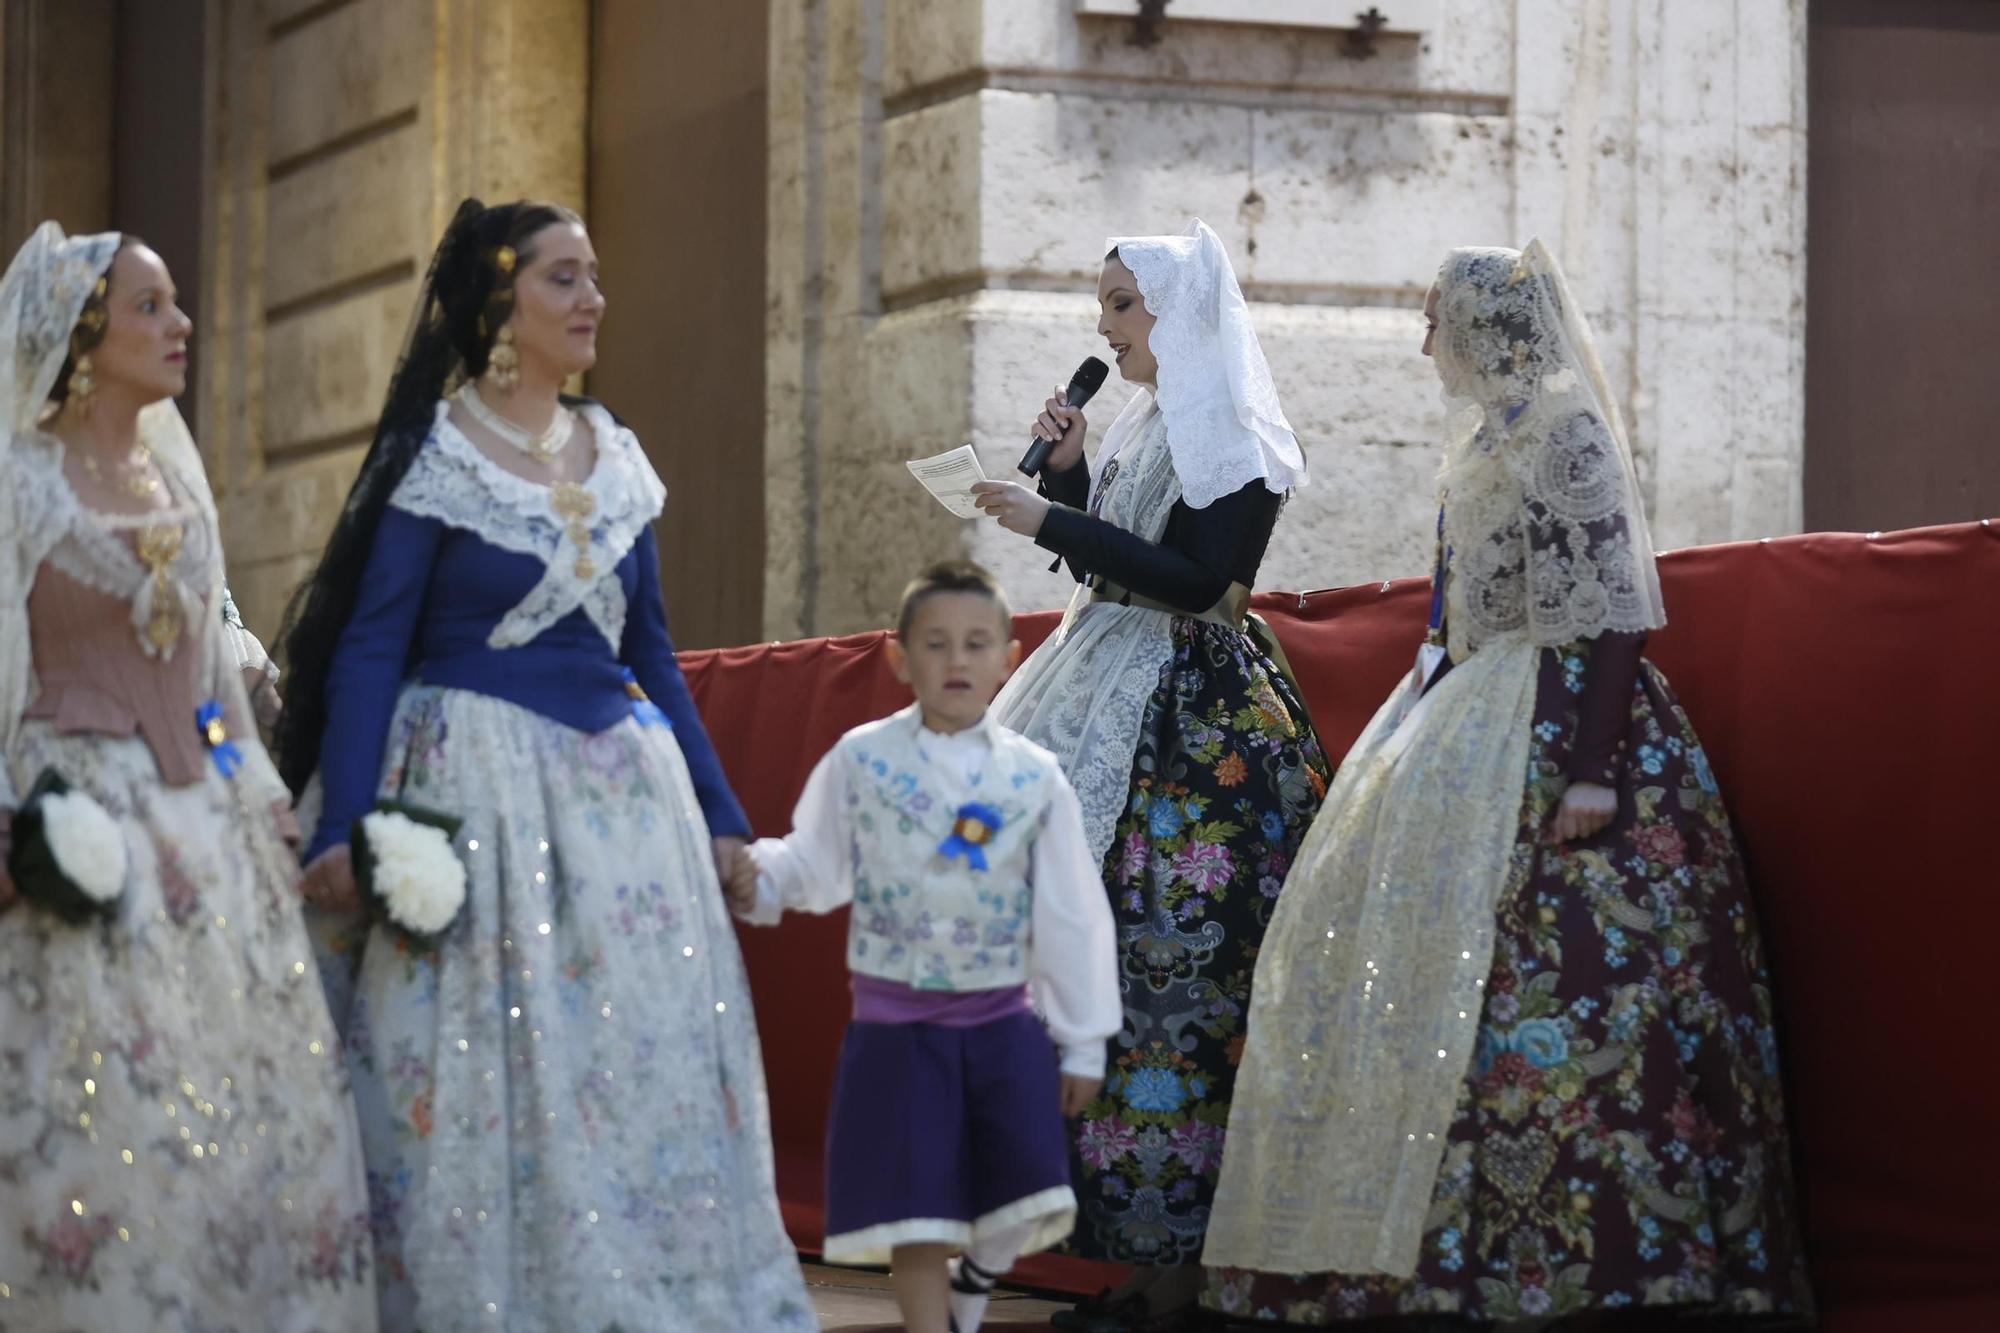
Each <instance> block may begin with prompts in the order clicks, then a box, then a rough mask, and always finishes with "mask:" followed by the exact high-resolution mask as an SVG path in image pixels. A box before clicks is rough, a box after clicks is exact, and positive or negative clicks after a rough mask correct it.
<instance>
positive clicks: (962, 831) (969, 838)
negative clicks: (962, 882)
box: [938, 801, 1004, 870]
mask: <svg viewBox="0 0 2000 1333" xmlns="http://www.w3.org/2000/svg"><path fill="white" fill-rule="evenodd" d="M1003 819H1004V816H1002V815H1001V813H1000V812H999V811H998V810H995V809H994V808H993V807H992V806H990V805H986V804H984V803H982V802H979V801H967V802H966V803H965V804H964V805H961V806H960V807H958V820H957V822H956V823H954V824H953V825H952V826H951V836H950V837H949V838H946V839H945V840H944V841H943V842H941V843H939V844H938V854H939V855H940V856H942V857H944V859H945V860H947V861H949V860H951V859H952V858H953V857H954V856H963V857H964V858H965V864H966V865H968V866H970V867H972V869H974V870H984V869H986V853H985V851H984V850H983V849H984V848H985V846H986V844H987V843H989V842H991V841H993V835H994V834H996V833H998V832H999V831H1000V825H1001V822H1002V821H1003Z"/></svg>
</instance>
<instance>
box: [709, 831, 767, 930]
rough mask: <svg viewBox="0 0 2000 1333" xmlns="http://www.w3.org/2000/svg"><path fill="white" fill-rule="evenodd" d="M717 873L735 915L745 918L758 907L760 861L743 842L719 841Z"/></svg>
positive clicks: (727, 839)
mask: <svg viewBox="0 0 2000 1333" xmlns="http://www.w3.org/2000/svg"><path fill="white" fill-rule="evenodd" d="M715 873H716V877H717V878H719V879H720V880H721V881H722V897H723V901H725V902H726V903H728V904H729V910H730V912H731V913H732V914H734V915H736V916H742V915H743V914H744V913H745V912H748V911H749V910H750V909H751V908H753V907H755V906H756V905H757V858H756V856H754V855H753V854H752V853H751V851H750V845H749V844H748V843H746V842H745V841H744V840H743V839H741V838H717V839H716V840H715Z"/></svg>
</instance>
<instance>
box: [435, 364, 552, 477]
mask: <svg viewBox="0 0 2000 1333" xmlns="http://www.w3.org/2000/svg"><path fill="white" fill-rule="evenodd" d="M457 397H458V401H459V403H460V404H462V405H463V406H464V408H465V410H466V411H467V412H468V413H470V414H471V416H472V419H473V420H474V421H477V422H478V423H479V424H480V425H482V426H484V427H485V428H486V429H487V430H489V431H492V432H493V433H494V434H495V435H497V436H499V437H500V438H501V439H502V440H505V441H506V442H507V443H508V444H511V445H513V446H514V447H515V448H516V449H519V450H520V451H521V452H522V453H524V454H526V455H528V457H530V458H532V459H534V460H535V461H536V462H538V463H545V464H546V463H553V462H555V461H556V458H557V457H558V456H559V455H560V454H561V453H562V451H563V450H564V449H567V448H568V447H569V442H570V439H571V438H572V437H573V436H574V435H575V434H576V414H575V413H573V412H571V411H570V410H569V409H568V408H566V407H563V406H562V405H561V404H557V405H556V414H555V416H554V417H552V418H551V419H550V421H549V426H548V429H547V430H545V431H543V432H542V433H541V434H540V435H530V434H529V433H528V432H527V431H525V430H523V429H521V428H520V427H519V426H517V425H515V424H514V423H513V422H511V421H509V420H507V418H505V417H503V416H501V415H500V414H499V413H498V412H495V411H494V410H493V409H492V408H490V407H488V406H487V405H486V400H485V399H484V398H481V397H480V396H479V390H478V389H477V388H476V387H475V386H473V385H470V384H468V385H466V386H465V387H464V388H463V389H460V390H459V391H458V395H457Z"/></svg>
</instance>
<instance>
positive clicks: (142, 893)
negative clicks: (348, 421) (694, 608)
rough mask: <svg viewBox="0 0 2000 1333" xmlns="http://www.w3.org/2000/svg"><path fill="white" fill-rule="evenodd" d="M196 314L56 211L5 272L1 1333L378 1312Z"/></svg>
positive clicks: (0, 493) (138, 258) (236, 1326)
mask: <svg viewBox="0 0 2000 1333" xmlns="http://www.w3.org/2000/svg"><path fill="white" fill-rule="evenodd" d="M190 332H191V325H190V323H189V321H188V318H187V316H186V315H185V314H183V313H182V312H181V310H180V309H179V307H178V306H177V305H176V304H175V293H174V288H173V282H172V279H171V278H170V277H169V276H168V274H167V270H166V267H165V265H164V264H163V263H162V262H161V260H160V257H159V256H158V255H157V254H155V253H154V252H153V251H152V250H151V249H149V248H148V247H146V246H145V245H144V244H142V243H140V242H138V241H137V240H136V239H135V238H132V237H121V236H119V235H118V234H117V233H104V234H100V235H93V236H77V237H68V238H66V237H64V235H63V233H62V230H61V229H60V228H59V227H57V226H56V224H54V223H53V222H48V223H44V224H42V226H41V228H40V229H39V230H37V231H36V232H35V234H34V235H33V236H32V237H31V238H30V239H29V241H28V243H27V244H26V245H25V246H23V247H22V248H21V251H20V253H19V254H18V255H16V256H15V258H14V262H13V264H12V265H11V266H10V267H9V268H8V270H7V274H6V278H5V279H4V281H0V407H4V410H5V411H6V413H7V420H6V421H5V422H4V423H0V853H4V854H5V863H6V867H7V869H5V870H0V1070H4V1071H5V1080H4V1086H0V1327H6V1328H22V1329H30V1328H32V1329H84V1328H88V1329H139V1328H146V1329H171V1330H188V1331H189V1333H192V1331H193V1330H203V1333H215V1331H218V1330H228V1331H230V1333H266V1330H273V1329H276V1330H284V1331H285V1333H309V1331H310V1333H349V1331H350V1330H367V1329H372V1328H374V1327H375V1294H374V1284H373V1280H372V1279H373V1276H374V1267H373V1261H372V1257H371V1247H370V1243H369V1234H368V1213H367V1204H368V1200H367V1194H366V1189H365V1186H364V1183H363V1179H362V1165H361V1151H360V1143H359V1136H358V1134H357V1132H356V1128H355V1119H354V1106H353V1102H352V1100H351V1099H350V1097H349V1095H348V1090H347V1071H346V1068H345V1066H344V1064H343V1062H342V1061H341V1059H340V1054H339V1047H338V1044H337V1042H336V1040H335V1037H334V1032H333V1025H332V1023H331V1021H330V1020H329V1018H328V1015H327V1009H326V1001H325V998H324V996H323V994H322V992H321V989H320V985H319V979H318V976H317V974H316V973H315V971H314V969H313V966H312V963H311V961H310V959H311V957H312V952H311V946H310V944H309V942H308V940H307V937H306V931H305V926H304V922H303V919H302V916H301V912H300V907H299V900H298V893H297V889H298V866H297V862H296V860H295V858H294V854H293V850H292V847H291V846H290V845H288V839H290V838H291V837H293V836H295V834H296V825H294V824H292V823H291V820H290V812H289V809H288V805H289V803H288V801H287V800H286V799H285V791H284V787H283V785H282V784H281V783H280V782H279V781H278V777H277V774H276V772H275V771H274V770H273V768H272V767H271V762H270V759H269V758H268V756H266V754H265V752H264V749H263V747H262V745H260V744H259V743H258V741H257V739H256V735H255V732H254V730H253V727H254V722H253V713H252V708H251V703H250V699H249V697H248V695H247V694H246V691H245V684H246V675H247V677H248V679H249V681H250V682H251V683H258V682H261V681H262V680H263V671H262V667H263V654H262V650H261V649H259V648H257V647H256V645H255V642H254V640H251V639H250V638H249V637H248V635H246V634H244V633H242V631H241V630H240V628H238V627H236V626H233V625H230V624H226V623H225V620H224V608H225V604H226V595H225V593H224V592H223V568H222V547H221V538H220V531H219V529H218V526H217V522H216V513H215V503H214V499H213V497H212V496H211V495H210V493H209V488H208V483H207V480H206V477H205V476H204V474H203V471H202V465H201V458H200V455H199V454H198V453H197V452H196V450H195V446H194V442H193V441H192V440H191V439H189V438H188V434H187V429H186V427H185V426H184V425H183V424H182V422H181V418H180V414H179V413H178V412H177V411H176V410H175V408H174V404H173V402H172V397H173V395H175V394H177V393H180V392H182V391H183V390H184V389H185V388H186V381H187V369H186V367H187V355H186V349H187V340H188V337H189V334H190ZM246 668H248V671H247V672H246V670H245V669H246ZM62 786H66V787H67V791H62V790H61V787H62Z"/></svg>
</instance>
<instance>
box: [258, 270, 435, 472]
mask: <svg viewBox="0 0 2000 1333" xmlns="http://www.w3.org/2000/svg"><path fill="white" fill-rule="evenodd" d="M416 300H417V283H416V280H415V279H411V280H410V281H408V282H399V283H397V284H395V285H394V286H391V287H380V288H376V289H374V290H372V291H369V292H365V293H363V294H362V295H360V296H357V297H355V298H353V299H352V300H348V301H342V302H341V303H339V304H338V305H335V306H332V307H330V308H326V309H315V310H312V311H310V312H308V314H307V315H304V316H301V317H298V318H293V319H286V320H281V321H279V322H278V323H276V324H274V325H272V326H271V328H270V329H269V331H268V332H267V333H266V334H265V338H264V356H265V363H264V411H265V416H264V436H265V452H266V454H267V456H268V455H272V454H281V453H283V452H284V451H285V450H286V449H287V448H289V447H293V446H297V445H301V444H307V443H310V442H313V441H317V440H324V439H329V438H332V437H335V436H339V435H342V434H344V433H346V432H348V431H356V430H363V429H367V428H369V427H372V426H373V425H374V422H375V413H376V412H377V410H378V409H379V408H380V407H381V405H382V393H383V390H384V389H385V388H387V386H388V383H389V375H390V373H391V372H392V371H393V370H394V369H395V366H396V355H397V353H398V352H399V351H400V350H401V344H402V338H403V330H404V327H405V326H406V325H407V324H408V323H409V319H410V311H411V309H412V308H413V307H414V306H415V304H416Z"/></svg>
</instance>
